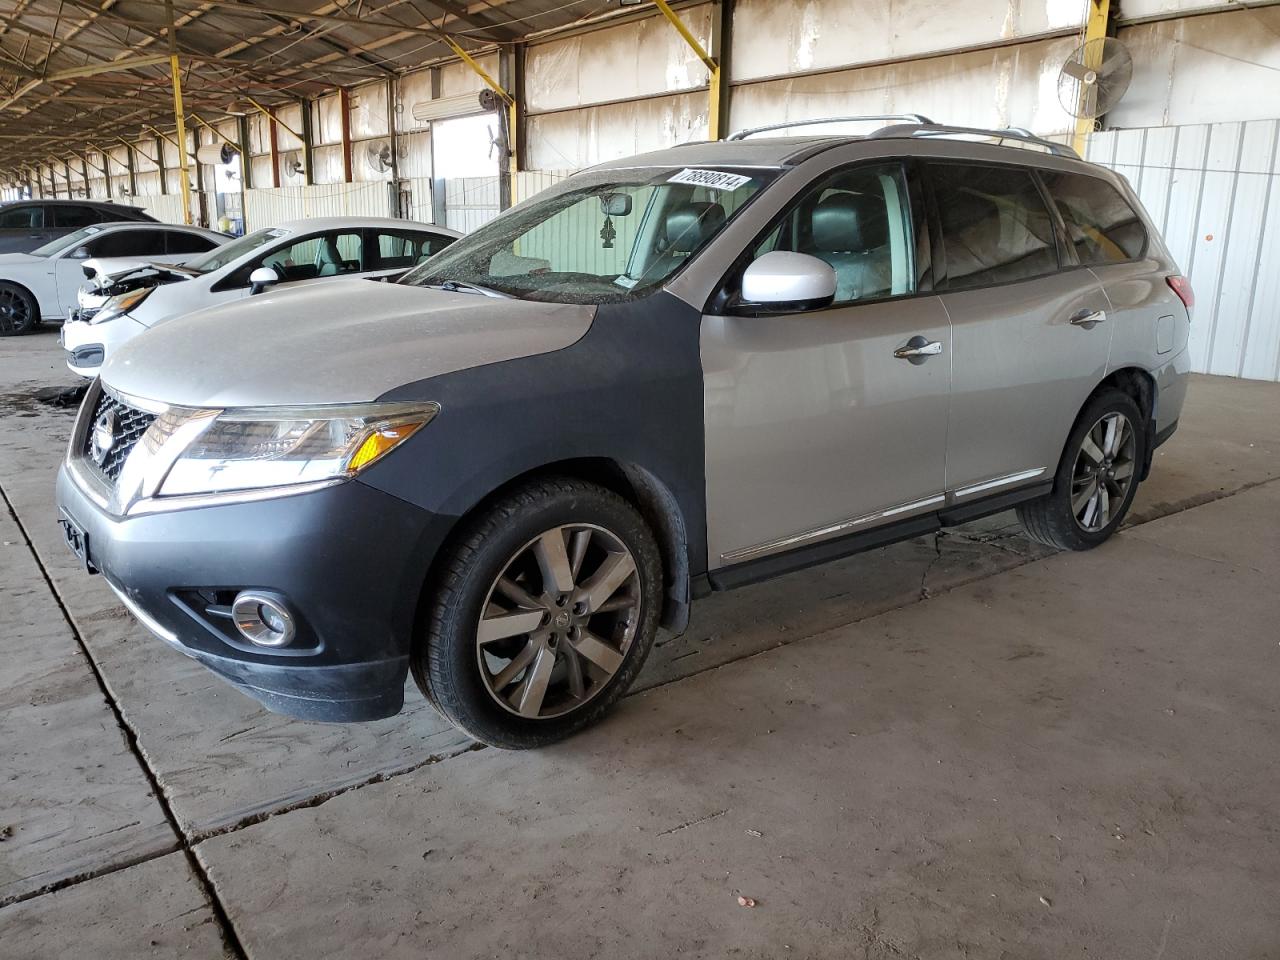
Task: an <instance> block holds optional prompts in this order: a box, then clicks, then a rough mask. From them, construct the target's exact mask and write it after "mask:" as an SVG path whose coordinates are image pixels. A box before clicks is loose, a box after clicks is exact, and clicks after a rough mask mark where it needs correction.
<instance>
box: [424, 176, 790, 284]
mask: <svg viewBox="0 0 1280 960" xmlns="http://www.w3.org/2000/svg"><path fill="white" fill-rule="evenodd" d="M774 176H776V171H772V170H715V169H701V168H699V169H689V168H681V167H672V168H668V169H663V170H660V171H655V170H653V169H652V168H649V169H644V170H634V169H633V170H602V171H599V172H598V173H589V174H582V175H579V176H576V177H573V178H571V179H570V180H568V181H566V182H565V183H564V184H562V185H561V187H560V188H559V189H555V188H553V191H549V192H548V193H547V194H544V195H543V196H541V197H537V198H535V199H533V200H532V201H530V202H529V203H528V204H522V205H521V206H518V207H514V208H513V209H511V210H510V211H508V212H507V213H505V214H503V215H502V216H500V217H498V218H497V219H496V220H492V221H490V222H489V223H487V224H485V225H484V226H483V227H481V228H480V229H478V230H476V231H475V232H474V233H472V234H470V235H468V236H465V237H463V238H462V239H461V240H459V241H457V242H456V243H454V244H453V245H452V246H450V247H449V248H448V249H446V250H445V251H443V252H442V253H439V254H437V255H436V256H434V257H432V258H431V259H430V260H428V261H426V262H425V263H423V264H422V265H421V266H419V267H417V268H415V269H414V270H412V271H410V272H409V273H408V274H406V275H405V276H404V278H403V279H402V280H401V281H400V282H401V283H405V284H411V285H414V286H441V285H442V286H446V287H448V288H453V287H454V285H458V288H459V289H463V290H465V289H466V286H465V285H471V286H473V287H481V288H483V289H485V290H489V291H492V292H495V293H498V294H504V295H507V296H512V297H518V298H520V299H525V300H549V301H554V302H557V303H607V302H612V301H617V300H626V299H631V298H633V297H638V296H641V295H643V294H645V293H647V292H649V291H650V290H652V289H653V288H655V287H657V286H659V285H660V284H662V283H663V282H664V281H665V280H666V279H667V278H668V277H669V276H671V275H672V274H673V273H675V272H676V270H678V269H679V268H680V267H681V266H683V265H684V264H685V263H687V262H688V261H689V260H690V259H692V258H693V256H694V255H695V254H697V252H698V251H699V250H701V249H702V247H703V246H705V245H706V243H707V242H708V241H709V240H710V239H711V238H712V237H713V236H715V235H716V234H717V233H718V232H719V231H720V229H721V228H722V227H724V225H725V223H727V222H728V220H729V219H730V218H732V217H733V215H734V214H735V213H737V211H738V210H740V209H741V208H742V207H743V205H744V204H746V203H747V201H748V200H750V199H751V198H752V197H753V196H755V195H756V194H757V193H758V192H759V191H760V189H761V187H763V186H764V185H765V184H766V183H768V182H769V181H770V180H772V179H773V177H774ZM478 292H483V290H482V291H478Z"/></svg>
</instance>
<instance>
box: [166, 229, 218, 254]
mask: <svg viewBox="0 0 1280 960" xmlns="http://www.w3.org/2000/svg"><path fill="white" fill-rule="evenodd" d="M165 235H166V237H167V238H168V241H167V243H166V247H167V249H168V252H169V253H170V254H177V253H204V252H205V251H206V250H212V249H213V248H214V247H216V246H217V244H216V243H215V242H214V241H213V240H212V239H210V238H209V237H202V236H200V234H198V233H186V232H185V231H182V230H168V231H166V233H165Z"/></svg>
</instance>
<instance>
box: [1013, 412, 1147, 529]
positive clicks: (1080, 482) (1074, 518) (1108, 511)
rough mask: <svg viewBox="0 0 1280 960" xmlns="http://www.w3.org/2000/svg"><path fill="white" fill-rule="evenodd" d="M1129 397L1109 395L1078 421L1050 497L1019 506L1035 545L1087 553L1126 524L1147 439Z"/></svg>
mask: <svg viewBox="0 0 1280 960" xmlns="http://www.w3.org/2000/svg"><path fill="white" fill-rule="evenodd" d="M1142 424H1143V420H1142V414H1141V412H1140V411H1139V410H1138V405H1137V404H1136V403H1134V401H1133V398H1132V397H1130V396H1129V395H1128V394H1127V393H1122V392H1121V391H1119V390H1106V391H1103V392H1102V393H1100V394H1098V395H1097V396H1096V397H1094V398H1093V399H1092V400H1090V401H1089V403H1088V404H1087V405H1086V406H1085V408H1084V410H1083V412H1082V413H1081V414H1080V418H1079V419H1078V420H1077V421H1076V425H1075V427H1074V429H1072V431H1071V436H1070V437H1069V438H1068V440H1067V447H1066V450H1065V452H1064V453H1063V456H1062V462H1061V463H1060V464H1059V466H1058V472H1057V475H1056V476H1055V477H1054V484H1053V491H1052V492H1051V493H1049V494H1048V495H1047V496H1044V497H1041V498H1040V499H1038V500H1033V501H1031V502H1030V503H1025V504H1023V505H1021V506H1019V507H1018V519H1019V520H1021V521H1022V526H1023V528H1024V529H1025V530H1026V532H1027V534H1028V535H1029V536H1030V537H1031V538H1032V539H1034V540H1038V541H1040V542H1041V543H1044V544H1047V545H1048V546H1051V547H1057V548H1058V549H1061V550H1088V549H1091V548H1092V547H1096V546H1097V545H1098V544H1100V543H1102V542H1103V541H1104V540H1106V539H1107V538H1108V537H1110V536H1111V534H1112V533H1114V532H1115V531H1116V529H1117V528H1118V527H1119V526H1120V524H1121V523H1122V522H1123V520H1124V517H1125V514H1126V513H1127V512H1128V510H1129V505H1130V504H1131V503H1133V497H1134V494H1135V493H1136V492H1137V490H1138V471H1139V469H1140V468H1141V464H1142V462H1143V456H1144V455H1145V453H1146V445H1147V442H1148V438H1147V436H1146V432H1145V430H1144V429H1143V427H1142Z"/></svg>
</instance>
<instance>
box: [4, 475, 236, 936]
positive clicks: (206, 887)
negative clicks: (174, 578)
mask: <svg viewBox="0 0 1280 960" xmlns="http://www.w3.org/2000/svg"><path fill="white" fill-rule="evenodd" d="M0 500H2V501H4V507H5V509H6V510H7V511H8V512H9V516H11V517H12V518H13V522H14V524H15V525H16V526H17V528H18V533H19V534H20V535H21V536H22V540H23V542H24V543H25V544H26V547H27V549H28V550H29V551H30V552H31V559H32V560H34V561H35V564H36V568H37V569H38V570H39V571H40V576H41V577H42V578H43V579H44V582H45V586H46V587H48V589H49V594H50V596H52V597H53V601H54V603H56V604H57V605H58V610H59V611H61V613H62V618H63V620H65V621H66V624H67V628H68V629H69V630H70V631H71V636H72V637H73V638H74V639H75V642H76V646H78V647H79V648H80V652H81V654H83V655H84V658H85V662H86V663H88V665H89V671H90V672H91V673H92V674H93V678H94V680H95V681H96V682H97V684H98V689H99V691H101V693H102V697H103V699H104V700H105V701H106V702H107V706H108V708H110V710H111V713H112V715H113V716H114V717H115V721H116V726H117V727H118V728H119V729H120V733H121V735H122V736H123V737H124V740H125V744H126V745H127V746H128V748H129V752H130V753H132V754H133V756H134V759H135V760H137V762H138V766H139V767H140V768H141V770H142V773H143V775H144V776H145V777H146V778H147V783H148V785H149V786H150V787H151V793H152V796H154V797H155V799H156V803H158V804H159V805H160V810H161V812H163V813H164V816H165V819H166V820H168V822H169V826H170V828H172V830H173V833H174V836H175V837H177V848H178V849H179V850H181V851H182V852H183V854H184V855H185V856H186V858H187V865H188V866H189V867H190V869H191V872H192V875H193V876H194V877H195V878H196V882H197V883H198V884H199V885H200V887H201V889H202V890H203V891H204V895H205V898H206V899H207V900H208V902H209V909H210V910H211V911H212V912H213V915H214V918H215V919H216V920H217V922H218V929H219V931H220V933H221V935H222V942H223V947H224V948H225V950H226V952H228V953H229V954H231V955H232V956H234V957H236V958H237V960H248V956H249V955H248V953H246V951H245V949H244V945H243V944H242V943H241V942H240V938H239V936H238V935H237V934H236V930H235V927H234V926H233V925H232V923H231V918H230V917H229V916H228V915H227V911H226V909H225V908H224V907H223V905H222V901H221V900H219V899H218V895H217V892H216V891H215V890H214V887H213V882H212V881H211V880H210V879H209V875H208V874H207V873H206V872H205V869H204V866H203V865H202V864H201V863H200V860H199V858H198V857H197V856H196V855H195V852H194V851H193V850H192V849H191V843H190V841H189V839H188V838H187V835H186V834H185V833H184V832H183V830H182V827H181V826H180V825H179V823H178V818H177V815H176V814H175V813H174V811H173V807H172V806H171V805H170V803H169V798H168V796H167V795H166V794H165V792H164V788H163V787H162V786H161V783H160V779H159V777H158V776H157V775H156V772H155V771H154V770H153V769H151V765H150V764H149V763H148V762H147V758H146V753H145V752H144V751H143V749H142V744H141V743H140V742H139V739H138V731H137V730H135V729H134V727H133V725H132V724H131V723H130V722H129V720H128V719H127V718H126V717H125V715H124V711H123V710H122V709H121V707H120V704H119V703H118V702H117V701H116V698H115V697H114V696H112V694H111V688H110V686H108V684H107V679H106V677H105V676H104V675H103V672H102V668H101V667H100V666H99V665H98V662H97V661H96V660H95V659H94V658H93V654H92V653H91V652H90V651H89V646H88V644H87V643H85V640H84V637H83V636H82V635H81V633H80V630H79V628H78V627H77V626H76V623H75V620H73V619H72V617H71V612H70V611H69V610H67V605H66V604H65V603H63V601H62V594H60V593H59V592H58V588H57V586H56V585H55V584H54V582H53V578H52V577H51V576H50V575H49V569H48V568H47V567H46V566H45V564H44V561H43V560H42V559H41V558H40V552H39V551H38V550H36V548H35V544H34V543H33V542H32V540H31V534H30V533H28V532H27V527H26V524H24V523H23V522H22V518H21V517H19V516H18V511H17V510H16V509H14V506H13V501H11V500H10V499H9V495H8V493H6V492H5V490H4V487H3V486H2V485H0ZM172 852H173V851H172V850H166V851H164V852H163V853H157V854H156V855H155V856H154V857H148V858H142V859H140V860H138V861H137V863H142V862H146V860H149V859H156V858H157V857H160V856H165V855H167V854H169V853H172ZM134 865H136V863H135V864H130V866H134ZM110 872H114V871H109V870H104V871H101V872H99V873H98V874H97V875H99V876H101V875H105V874H106V873H110ZM80 879H81V878H68V879H67V881H66V882H60V883H57V884H50V889H49V890H46V891H44V892H52V890H55V889H62V888H63V887H68V886H71V885H72V883H75V882H79V880H80ZM22 899H27V898H26V897H23V898H22Z"/></svg>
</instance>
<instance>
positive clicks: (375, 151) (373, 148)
mask: <svg viewBox="0 0 1280 960" xmlns="http://www.w3.org/2000/svg"><path fill="white" fill-rule="evenodd" d="M364 160H365V163H367V164H368V165H369V169H370V170H372V171H373V172H374V173H386V172H387V171H388V170H390V169H391V161H392V157H391V144H389V143H386V142H385V141H381V140H375V141H373V142H372V143H367V144H365V148H364Z"/></svg>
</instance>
